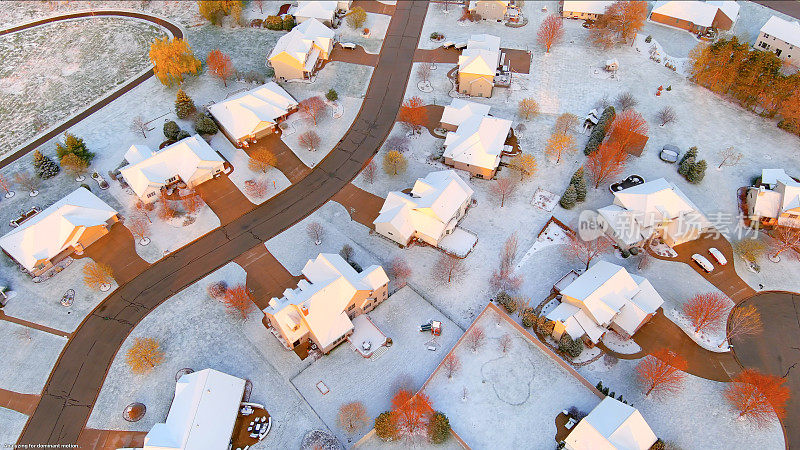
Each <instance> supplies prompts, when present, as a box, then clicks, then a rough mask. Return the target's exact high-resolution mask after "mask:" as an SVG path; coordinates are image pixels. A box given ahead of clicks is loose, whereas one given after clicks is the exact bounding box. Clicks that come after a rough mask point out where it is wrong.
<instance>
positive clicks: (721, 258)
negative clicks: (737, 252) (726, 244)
mask: <svg viewBox="0 0 800 450" xmlns="http://www.w3.org/2000/svg"><path fill="white" fill-rule="evenodd" d="M708 253H710V254H711V256H713V257H714V259H716V260H717V262H718V263H719V265H720V266H724V265H725V264H728V260H727V259H726V258H725V255H723V254H722V252H721V251H719V250H717V249H716V248H714V247H711V248H710V249H708Z"/></svg>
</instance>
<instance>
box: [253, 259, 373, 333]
mask: <svg viewBox="0 0 800 450" xmlns="http://www.w3.org/2000/svg"><path fill="white" fill-rule="evenodd" d="M302 273H303V276H304V277H305V278H306V279H305V280H300V282H298V283H297V288H296V289H287V290H285V291H284V292H283V295H284V296H283V297H282V298H280V299H277V298H273V299H272V300H273V301H271V302H270V303H271V304H272V305H273V306H268V307H267V308H265V309H264V311H265V312H269V313H270V314H273V315H274V316H275V317H276V319H277V320H278V322H279V323H280V324H281V325H282V326H283V327H284V331H285V332H286V333H287V335H289V337H290V338H291V337H293V336H297V337H299V336H302V335H303V334H305V332H306V331H311V332H312V333H313V334H314V336H316V338H317V340H318V341H319V343H320V344H321V345H322V346H323V347H326V346H328V345H329V344H331V343H333V341H335V340H336V339H338V338H339V337H341V336H342V335H344V334H345V333H347V332H348V331H349V330H350V329H352V328H353V324H352V322H350V319H349V318H348V317H347V311H346V308H347V304H348V303H349V302H350V300H352V299H353V296H355V294H356V292H358V291H373V290H375V289H378V288H379V287H381V286H383V285H385V284H387V283H388V282H389V277H388V276H386V272H385V271H384V270H383V268H382V267H381V266H376V265H373V266H369V267H367V268H366V269H364V270H363V271H362V272H361V273H359V272H356V270H355V269H353V268H352V267H351V266H350V264H348V263H347V262H346V261H345V260H344V259H343V258H342V257H341V256H339V255H337V254H333V253H320V254H319V255H318V256H317V258H316V259H313V260H309V261H308V262H307V263H306V265H305V267H303V272H302ZM304 311H307V312H308V313H307V314H306V313H305V312H304Z"/></svg>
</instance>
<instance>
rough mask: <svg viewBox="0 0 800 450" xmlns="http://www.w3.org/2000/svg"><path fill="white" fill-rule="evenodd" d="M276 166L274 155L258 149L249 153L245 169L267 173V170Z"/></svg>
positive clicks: (276, 160) (276, 161)
mask: <svg viewBox="0 0 800 450" xmlns="http://www.w3.org/2000/svg"><path fill="white" fill-rule="evenodd" d="M277 165H278V158H277V157H276V156H275V154H274V153H272V152H271V151H269V150H267V149H266V148H258V149H255V150H253V151H251V152H250V160H249V161H248V162H247V167H249V168H250V170H252V171H253V172H261V173H267V172H269V170H270V169H271V168H273V167H275V166H277Z"/></svg>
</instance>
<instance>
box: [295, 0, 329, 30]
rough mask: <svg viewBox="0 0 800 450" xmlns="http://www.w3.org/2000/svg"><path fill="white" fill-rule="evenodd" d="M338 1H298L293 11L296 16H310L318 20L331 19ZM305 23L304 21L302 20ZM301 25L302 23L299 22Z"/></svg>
mask: <svg viewBox="0 0 800 450" xmlns="http://www.w3.org/2000/svg"><path fill="white" fill-rule="evenodd" d="M337 4H338V2H337V1H336V0H333V1H329V0H324V1H320V0H316V1H302V0H300V1H298V2H297V9H296V10H295V12H294V15H295V16H296V17H311V18H314V19H319V20H333V14H334V13H335V12H336V9H337V8H338V6H337ZM303 23H305V21H304V22H303ZM301 25H302V24H301Z"/></svg>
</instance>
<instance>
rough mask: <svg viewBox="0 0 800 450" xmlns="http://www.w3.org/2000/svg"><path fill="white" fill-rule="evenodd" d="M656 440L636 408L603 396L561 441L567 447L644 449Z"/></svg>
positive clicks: (584, 449)
mask: <svg viewBox="0 0 800 450" xmlns="http://www.w3.org/2000/svg"><path fill="white" fill-rule="evenodd" d="M656 440H657V439H656V435H655V433H653V430H652V429H650V426H649V425H648V424H647V422H646V421H645V420H644V417H642V414H641V413H640V412H639V410H637V409H636V408H634V407H632V406H630V405H626V404H624V403H622V402H621V401H619V400H616V399H614V398H613V397H606V398H604V399H603V401H601V402H600V404H599V405H597V406H596V407H595V408H594V409H593V410H592V412H590V413H589V414H588V415H587V416H586V417H584V418H583V420H581V421H580V422H578V425H576V426H575V428H574V429H573V430H572V432H570V433H569V435H567V437H566V439H565V440H564V441H565V443H566V447H567V448H568V449H571V450H605V449H609V450H647V449H649V448H650V446H652V445H653V444H654V443H655V442H656Z"/></svg>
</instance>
